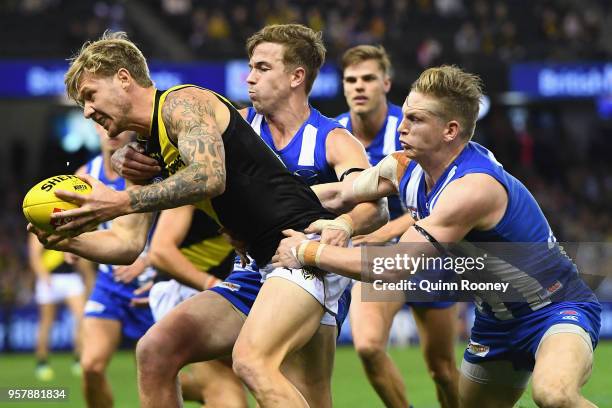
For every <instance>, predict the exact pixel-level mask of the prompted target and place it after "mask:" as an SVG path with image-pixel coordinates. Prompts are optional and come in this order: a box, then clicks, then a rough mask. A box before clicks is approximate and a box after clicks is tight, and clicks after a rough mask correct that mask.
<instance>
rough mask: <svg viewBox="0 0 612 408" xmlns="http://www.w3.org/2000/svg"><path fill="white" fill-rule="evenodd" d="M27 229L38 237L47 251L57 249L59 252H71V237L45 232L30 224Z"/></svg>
mask: <svg viewBox="0 0 612 408" xmlns="http://www.w3.org/2000/svg"><path fill="white" fill-rule="evenodd" d="M27 229H28V231H29V232H31V233H32V234H34V235H36V238H38V241H39V242H40V243H41V244H42V245H43V246H44V247H45V248H47V249H55V250H57V251H69V245H68V240H69V239H70V237H67V236H64V235H58V234H51V233H49V232H45V231H43V230H41V229H40V228H36V227H35V226H34V225H32V224H30V223H28V226H27Z"/></svg>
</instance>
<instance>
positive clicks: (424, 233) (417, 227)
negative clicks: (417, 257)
mask: <svg viewBox="0 0 612 408" xmlns="http://www.w3.org/2000/svg"><path fill="white" fill-rule="evenodd" d="M413 227H414V229H415V230H417V232H418V233H419V234H421V235H422V236H424V237H425V239H426V240H428V241H429V242H431V244H432V245H433V246H434V248H436V249H437V250H438V252H439V253H440V254H441V255H448V253H447V252H446V249H444V247H443V246H442V245H441V244H440V243H439V242H438V240H436V239H435V238H434V237H433V235H431V234H430V233H429V232H427V231H425V228H423V227H421V226H420V225H418V224H414V225H413Z"/></svg>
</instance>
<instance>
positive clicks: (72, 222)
mask: <svg viewBox="0 0 612 408" xmlns="http://www.w3.org/2000/svg"><path fill="white" fill-rule="evenodd" d="M78 177H79V178H80V179H81V180H83V181H85V182H86V183H88V184H89V185H91V187H92V191H91V193H90V194H87V195H85V194H78V193H73V192H70V191H66V190H57V191H56V192H55V195H56V196H57V197H58V198H61V199H62V200H64V201H69V202H71V203H74V204H76V205H78V206H79V208H75V209H73V210H66V211H61V212H56V213H53V214H51V219H52V220H56V221H57V223H58V224H61V225H60V226H59V227H57V228H56V229H55V230H56V231H57V232H58V234H61V235H73V236H74V235H78V234H81V233H83V232H87V231H91V230H92V229H94V228H95V227H97V226H98V224H100V223H102V222H104V221H108V220H112V219H114V218H117V217H119V216H121V215H124V214H127V212H128V209H129V206H130V202H129V200H130V199H129V196H128V195H127V193H126V192H125V191H115V190H113V189H112V188H110V187H107V186H106V185H104V183H101V182H100V181H98V180H96V179H95V178H93V177H91V176H89V175H87V174H85V175H79V176H78Z"/></svg>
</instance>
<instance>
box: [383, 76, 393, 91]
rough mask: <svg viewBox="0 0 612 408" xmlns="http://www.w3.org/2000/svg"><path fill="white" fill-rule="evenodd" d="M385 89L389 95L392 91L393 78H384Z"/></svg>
mask: <svg viewBox="0 0 612 408" xmlns="http://www.w3.org/2000/svg"><path fill="white" fill-rule="evenodd" d="M383 87H384V89H385V93H389V91H390V90H391V77H390V76H389V75H385V76H384V79H383Z"/></svg>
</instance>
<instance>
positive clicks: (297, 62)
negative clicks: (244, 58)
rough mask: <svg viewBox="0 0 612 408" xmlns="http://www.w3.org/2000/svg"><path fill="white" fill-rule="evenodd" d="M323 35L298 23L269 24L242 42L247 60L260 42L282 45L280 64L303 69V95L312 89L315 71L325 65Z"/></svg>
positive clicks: (317, 72)
mask: <svg viewBox="0 0 612 408" xmlns="http://www.w3.org/2000/svg"><path fill="white" fill-rule="evenodd" d="M322 36H323V34H322V33H321V32H320V31H319V32H315V31H314V30H312V29H310V28H308V27H306V26H303V25H301V24H273V25H269V26H266V27H264V28H262V29H261V30H259V31H258V32H256V33H255V34H253V35H252V36H251V37H249V39H248V40H247V43H246V49H247V54H248V56H249V58H251V57H252V56H253V51H254V50H255V47H257V46H258V45H259V44H261V43H264V42H270V43H276V44H281V45H283V46H284V55H283V63H284V64H285V66H287V67H291V68H296V67H300V66H301V67H303V68H304V69H305V70H306V93H307V94H309V93H310V91H311V90H312V85H313V84H314V81H315V79H316V78H317V75H318V74H319V69H321V66H322V65H323V62H325V53H326V49H325V45H323V40H322Z"/></svg>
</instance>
